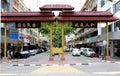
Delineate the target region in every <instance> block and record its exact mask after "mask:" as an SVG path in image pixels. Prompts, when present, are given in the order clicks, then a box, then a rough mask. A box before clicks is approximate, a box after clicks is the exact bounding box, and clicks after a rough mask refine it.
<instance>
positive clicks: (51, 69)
mask: <svg viewBox="0 0 120 76" xmlns="http://www.w3.org/2000/svg"><path fill="white" fill-rule="evenodd" d="M41 73H42V74H46V73H79V74H80V73H82V74H83V73H84V72H83V71H80V70H78V69H75V68H73V67H71V66H45V67H42V68H39V69H37V70H35V71H32V72H31V74H41Z"/></svg>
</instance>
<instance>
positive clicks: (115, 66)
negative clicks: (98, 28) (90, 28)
mask: <svg viewBox="0 0 120 76" xmlns="http://www.w3.org/2000/svg"><path fill="white" fill-rule="evenodd" d="M53 58H54V61H49V52H45V53H41V54H37V55H35V56H31V57H29V58H27V59H18V60H10V61H8V62H7V63H2V64H0V76H120V62H115V61H104V60H101V59H100V58H89V57H85V56H74V57H73V56H72V54H71V53H70V52H67V53H65V58H66V59H65V61H61V59H60V58H61V56H60V55H56V56H54V57H53Z"/></svg>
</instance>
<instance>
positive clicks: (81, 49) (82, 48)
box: [80, 47, 85, 55]
mask: <svg viewBox="0 0 120 76" xmlns="http://www.w3.org/2000/svg"><path fill="white" fill-rule="evenodd" d="M84 49H85V48H84V47H81V48H80V51H81V55H83V51H84Z"/></svg>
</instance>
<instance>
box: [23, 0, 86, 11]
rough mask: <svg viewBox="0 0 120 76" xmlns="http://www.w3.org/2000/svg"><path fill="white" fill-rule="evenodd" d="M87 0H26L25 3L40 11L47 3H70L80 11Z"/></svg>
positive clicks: (33, 9)
mask: <svg viewBox="0 0 120 76" xmlns="http://www.w3.org/2000/svg"><path fill="white" fill-rule="evenodd" d="M85 2H86V0H24V3H25V4H26V6H27V7H29V8H30V9H31V10H32V11H39V7H41V6H43V5H45V4H69V5H71V6H73V7H75V9H74V11H80V9H81V8H82V7H83V5H84V3H85Z"/></svg>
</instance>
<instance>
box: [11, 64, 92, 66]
mask: <svg viewBox="0 0 120 76" xmlns="http://www.w3.org/2000/svg"><path fill="white" fill-rule="evenodd" d="M90 64H91V63H90ZM74 65H89V63H81V64H12V65H10V66H74Z"/></svg>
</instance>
